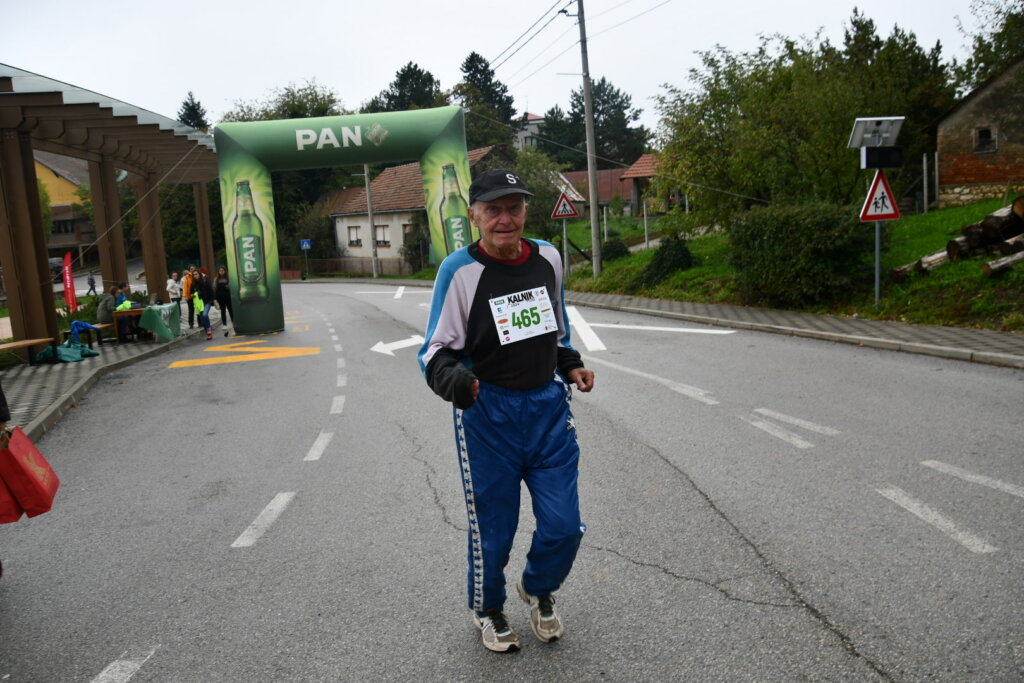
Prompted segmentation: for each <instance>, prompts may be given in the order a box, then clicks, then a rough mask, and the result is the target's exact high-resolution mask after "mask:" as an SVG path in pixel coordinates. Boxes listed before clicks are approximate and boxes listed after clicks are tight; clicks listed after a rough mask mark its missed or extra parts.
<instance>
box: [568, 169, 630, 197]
mask: <svg viewBox="0 0 1024 683" xmlns="http://www.w3.org/2000/svg"><path fill="white" fill-rule="evenodd" d="M625 170H626V169H624V168H609V169H605V170H603V171H598V172H597V200H598V202H601V203H606V202H610V201H611V200H612V198H613V197H614V196H615V195H619V197H621V198H622V199H623V200H625V201H627V202H628V201H629V200H630V199H632V198H633V183H624V182H621V180H622V174H623V173H624V172H625ZM563 175H564V176H565V177H566V178H567V179H568V180H569V182H570V183H572V184H573V187H575V188H576V189H577V190H579V191H580V193H581V194H583V196H587V195H589V194H590V192H589V189H590V180H589V179H588V177H587V172H586V171H566V172H565V173H564V174H563Z"/></svg>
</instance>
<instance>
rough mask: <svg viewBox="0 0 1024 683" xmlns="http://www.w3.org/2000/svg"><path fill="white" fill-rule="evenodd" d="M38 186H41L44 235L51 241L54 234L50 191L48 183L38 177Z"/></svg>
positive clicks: (40, 202)
mask: <svg viewBox="0 0 1024 683" xmlns="http://www.w3.org/2000/svg"><path fill="white" fill-rule="evenodd" d="M36 186H37V187H38V188H39V212H40V214H41V215H42V217H43V237H44V239H45V240H46V241H47V242H49V241H50V236H51V235H52V234H53V209H52V208H50V191H49V190H47V189H46V184H45V183H43V181H42V180H40V179H39V178H36Z"/></svg>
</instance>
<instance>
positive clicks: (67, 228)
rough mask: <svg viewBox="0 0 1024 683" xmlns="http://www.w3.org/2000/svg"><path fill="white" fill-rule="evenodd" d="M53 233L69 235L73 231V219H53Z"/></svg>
mask: <svg viewBox="0 0 1024 683" xmlns="http://www.w3.org/2000/svg"><path fill="white" fill-rule="evenodd" d="M53 232H54V234H61V235H70V234H72V233H74V232H75V224H74V221H66V220H65V221H54V222H53Z"/></svg>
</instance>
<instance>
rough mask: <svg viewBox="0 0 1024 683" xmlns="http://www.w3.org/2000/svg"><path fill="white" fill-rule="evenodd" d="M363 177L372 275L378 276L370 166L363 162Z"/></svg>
mask: <svg viewBox="0 0 1024 683" xmlns="http://www.w3.org/2000/svg"><path fill="white" fill-rule="evenodd" d="M363 178H364V179H365V180H366V213H367V214H368V215H369V217H370V253H371V254H372V255H373V258H372V261H373V276H374V277H380V265H379V264H378V263H377V227H376V226H375V225H374V224H373V195H372V194H371V193H370V167H369V165H367V164H363Z"/></svg>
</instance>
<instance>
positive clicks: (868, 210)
mask: <svg viewBox="0 0 1024 683" xmlns="http://www.w3.org/2000/svg"><path fill="white" fill-rule="evenodd" d="M899 217H900V210H899V208H898V207H897V206H896V197H895V196H894V195H893V193H892V188H891V187H889V181H888V180H886V179H885V173H884V172H882V169H878V170H877V171H875V179H874V181H872V183H871V189H870V190H868V198H867V199H866V200H865V201H864V208H862V209H861V210H860V219H861V221H863V222H865V223H867V222H870V221H894V220H896V219H897V218H899Z"/></svg>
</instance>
